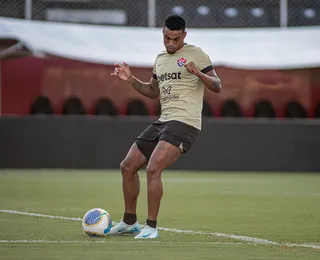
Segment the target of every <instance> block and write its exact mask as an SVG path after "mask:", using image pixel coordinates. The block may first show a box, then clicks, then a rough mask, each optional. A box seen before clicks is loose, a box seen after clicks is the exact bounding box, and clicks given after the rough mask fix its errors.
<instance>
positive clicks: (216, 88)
mask: <svg viewBox="0 0 320 260" xmlns="http://www.w3.org/2000/svg"><path fill="white" fill-rule="evenodd" d="M184 66H185V67H186V69H187V71H188V72H189V73H192V74H194V75H196V76H197V77H199V78H200V79H201V80H202V81H203V83H204V85H205V86H206V87H207V88H208V89H209V90H211V91H213V92H216V93H219V92H220V91H221V89H222V84H221V80H220V78H219V77H218V76H217V74H216V72H215V71H214V70H210V71H208V72H207V73H203V72H201V71H200V70H199V68H198V67H197V66H196V65H195V64H194V62H192V61H191V62H189V63H187V64H185V65H184Z"/></svg>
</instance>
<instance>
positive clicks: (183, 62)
mask: <svg viewBox="0 0 320 260" xmlns="http://www.w3.org/2000/svg"><path fill="white" fill-rule="evenodd" d="M186 62H187V60H186V59H185V58H180V59H179V60H178V61H177V63H178V66H179V67H182V66H183V65H184V64H185V63H186Z"/></svg>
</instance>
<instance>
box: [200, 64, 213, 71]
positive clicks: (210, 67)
mask: <svg viewBox="0 0 320 260" xmlns="http://www.w3.org/2000/svg"><path fill="white" fill-rule="evenodd" d="M211 70H213V67H212V65H209V66H207V67H205V68H204V69H202V70H201V72H202V73H207V72H209V71H211Z"/></svg>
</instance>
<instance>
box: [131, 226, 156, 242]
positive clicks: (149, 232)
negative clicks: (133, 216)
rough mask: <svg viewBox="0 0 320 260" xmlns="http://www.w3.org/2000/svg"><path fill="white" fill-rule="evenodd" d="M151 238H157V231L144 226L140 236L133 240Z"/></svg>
mask: <svg viewBox="0 0 320 260" xmlns="http://www.w3.org/2000/svg"><path fill="white" fill-rule="evenodd" d="M152 238H159V232H158V229H156V228H152V227H150V226H148V225H145V226H144V228H143V229H142V230H141V232H140V234H139V235H137V236H135V239H152Z"/></svg>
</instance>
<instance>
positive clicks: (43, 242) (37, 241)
mask: <svg viewBox="0 0 320 260" xmlns="http://www.w3.org/2000/svg"><path fill="white" fill-rule="evenodd" d="M144 242H146V240H134V241H121V242H120V241H110V240H96V241H94V240H85V241H80V240H78V241H77V240H0V244H36V243H39V244H73V243H74V244H89V243H93V244H104V243H106V244H119V243H121V244H123V243H124V244H139V243H144ZM148 243H150V244H201V245H202V244H207V245H250V244H252V245H257V244H256V243H243V242H197V241H188V242H179V241H177V242H172V241H170V242H162V241H150V240H148Z"/></svg>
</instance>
